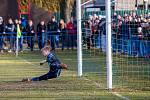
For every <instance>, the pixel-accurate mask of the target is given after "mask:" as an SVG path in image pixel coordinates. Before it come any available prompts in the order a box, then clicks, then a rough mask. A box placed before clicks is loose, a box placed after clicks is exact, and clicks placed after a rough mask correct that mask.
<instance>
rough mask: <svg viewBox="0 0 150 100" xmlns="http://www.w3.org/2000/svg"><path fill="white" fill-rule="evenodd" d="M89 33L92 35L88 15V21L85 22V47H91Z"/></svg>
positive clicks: (90, 17)
mask: <svg viewBox="0 0 150 100" xmlns="http://www.w3.org/2000/svg"><path fill="white" fill-rule="evenodd" d="M91 35H92V16H89V18H88V21H87V23H86V41H87V48H88V49H90V47H91Z"/></svg>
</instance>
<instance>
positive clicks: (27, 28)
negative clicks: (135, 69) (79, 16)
mask: <svg viewBox="0 0 150 100" xmlns="http://www.w3.org/2000/svg"><path fill="white" fill-rule="evenodd" d="M17 24H19V25H20V29H21V32H22V36H21V38H19V50H20V51H22V50H23V42H24V41H26V45H27V47H28V48H29V49H30V50H31V51H33V50H34V43H35V38H36V40H37V43H38V47H39V49H42V48H43V47H44V45H46V44H47V45H50V47H51V49H52V50H55V48H61V49H62V50H64V48H65V47H66V48H67V49H74V48H76V46H77V22H76V19H74V18H73V17H71V18H70V20H69V21H68V22H67V23H65V21H64V20H63V19H60V21H59V22H58V21H56V19H55V16H52V17H51V18H50V20H49V22H47V23H46V22H45V21H44V20H41V21H40V22H39V24H38V25H36V26H37V27H36V28H35V25H34V23H33V21H32V20H28V21H26V20H25V19H24V18H22V19H19V20H18V19H16V20H15V21H13V19H12V18H8V21H6V22H5V23H4V21H3V18H2V17H0V51H1V53H3V51H4V50H5V48H6V47H7V49H8V52H12V51H15V48H16V44H15V41H16V32H17ZM111 25H112V31H111V32H112V50H113V52H115V53H121V54H128V55H132V56H139V57H145V56H147V55H149V54H150V13H148V14H144V15H142V14H141V15H137V14H136V13H135V12H131V13H130V14H127V13H124V14H123V15H119V14H117V13H114V14H113V15H112V22H111ZM82 37H83V38H82V40H83V42H82V44H83V46H84V47H85V48H87V49H90V48H98V49H100V50H101V51H102V52H106V18H105V16H102V15H96V14H94V15H89V17H88V19H83V20H82ZM5 41H7V43H6V42H5ZM8 44H9V45H8ZM60 44H61V45H60ZM60 46H61V47H60Z"/></svg>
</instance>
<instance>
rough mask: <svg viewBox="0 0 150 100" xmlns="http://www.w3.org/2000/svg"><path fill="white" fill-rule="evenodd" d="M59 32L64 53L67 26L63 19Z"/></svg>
mask: <svg viewBox="0 0 150 100" xmlns="http://www.w3.org/2000/svg"><path fill="white" fill-rule="evenodd" d="M59 31H60V36H61V43H62V46H61V49H62V51H63V50H64V46H65V41H66V32H67V30H66V25H65V22H64V20H63V19H61V20H60V22H59Z"/></svg>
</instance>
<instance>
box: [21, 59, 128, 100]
mask: <svg viewBox="0 0 150 100" xmlns="http://www.w3.org/2000/svg"><path fill="white" fill-rule="evenodd" d="M18 58H20V59H21V60H24V61H25V62H26V63H27V64H30V65H32V66H36V67H37V66H38V65H35V64H33V63H32V62H30V61H28V60H26V59H24V58H21V57H18ZM83 79H84V80H86V81H89V82H92V83H94V84H95V85H96V86H98V87H99V88H100V87H101V85H100V84H99V83H97V82H95V81H92V80H90V79H88V78H85V77H83ZM111 93H112V94H113V95H115V96H117V97H119V98H121V99H123V100H130V99H129V98H127V97H125V96H122V95H121V94H119V93H117V92H111Z"/></svg>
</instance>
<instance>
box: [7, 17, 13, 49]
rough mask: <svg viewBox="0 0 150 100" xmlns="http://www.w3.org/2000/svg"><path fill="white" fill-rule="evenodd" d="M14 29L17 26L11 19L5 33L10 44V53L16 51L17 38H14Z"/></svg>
mask: <svg viewBox="0 0 150 100" xmlns="http://www.w3.org/2000/svg"><path fill="white" fill-rule="evenodd" d="M14 28H15V25H14V23H13V20H12V19H11V18H9V19H8V23H7V25H6V26H5V32H6V33H7V40H8V41H9V43H10V48H9V51H8V52H12V49H14V39H15V37H14V36H13V35H14Z"/></svg>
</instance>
